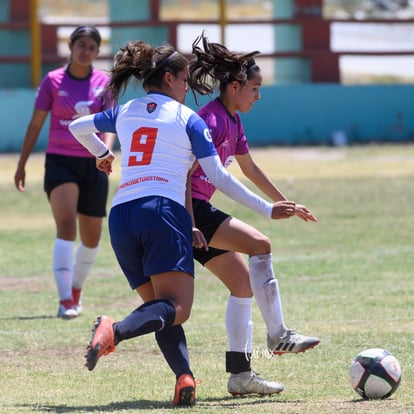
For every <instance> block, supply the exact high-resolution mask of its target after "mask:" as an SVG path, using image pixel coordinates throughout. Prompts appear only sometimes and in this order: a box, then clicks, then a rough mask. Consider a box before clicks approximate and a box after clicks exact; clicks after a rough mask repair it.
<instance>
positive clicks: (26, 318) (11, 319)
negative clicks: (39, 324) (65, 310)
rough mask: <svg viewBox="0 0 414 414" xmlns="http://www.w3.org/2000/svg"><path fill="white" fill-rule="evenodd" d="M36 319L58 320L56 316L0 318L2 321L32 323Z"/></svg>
mask: <svg viewBox="0 0 414 414" xmlns="http://www.w3.org/2000/svg"><path fill="white" fill-rule="evenodd" d="M35 319H56V316H52V315H37V316H9V317H7V318H0V321H32V320H35Z"/></svg>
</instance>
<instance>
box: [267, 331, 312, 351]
mask: <svg viewBox="0 0 414 414" xmlns="http://www.w3.org/2000/svg"><path fill="white" fill-rule="evenodd" d="M319 342H320V339H319V338H314V337H312V336H305V335H301V334H298V333H297V332H296V331H294V330H292V329H287V328H283V329H282V331H281V332H280V333H279V334H278V335H276V336H275V337H273V338H271V337H270V336H269V335H268V336H267V347H268V349H269V351H270V352H271V353H272V354H274V355H283V354H297V353H299V352H305V351H307V350H308V349H311V348H314V347H315V346H316V345H318V344H319Z"/></svg>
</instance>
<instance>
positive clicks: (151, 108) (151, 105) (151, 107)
mask: <svg viewBox="0 0 414 414" xmlns="http://www.w3.org/2000/svg"><path fill="white" fill-rule="evenodd" d="M156 109H157V104H156V103H155V102H150V103H148V104H147V112H148V113H149V114H152V113H153V112H154V111H155V110H156Z"/></svg>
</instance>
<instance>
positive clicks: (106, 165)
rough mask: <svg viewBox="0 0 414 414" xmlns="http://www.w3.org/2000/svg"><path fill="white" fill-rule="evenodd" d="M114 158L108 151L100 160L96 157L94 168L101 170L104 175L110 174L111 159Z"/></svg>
mask: <svg viewBox="0 0 414 414" xmlns="http://www.w3.org/2000/svg"><path fill="white" fill-rule="evenodd" d="M114 159H115V157H114V154H112V152H110V153H109V155H108V156H107V157H106V158H104V159H102V160H100V159H96V168H97V169H98V170H99V171H103V172H104V173H105V174H106V175H108V176H109V174H111V172H112V161H113V160H114Z"/></svg>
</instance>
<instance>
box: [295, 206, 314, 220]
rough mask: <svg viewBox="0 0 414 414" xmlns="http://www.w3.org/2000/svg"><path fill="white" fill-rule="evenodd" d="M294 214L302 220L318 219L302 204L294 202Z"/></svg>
mask: <svg viewBox="0 0 414 414" xmlns="http://www.w3.org/2000/svg"><path fill="white" fill-rule="evenodd" d="M295 216H297V217H299V218H300V219H302V220H303V221H314V222H316V221H318V219H317V218H316V217H315V216H314V215H313V214H312V213H311V212H310V211H309V210H308V209H307V208H306V207H305V206H303V205H302V204H296V208H295Z"/></svg>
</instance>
